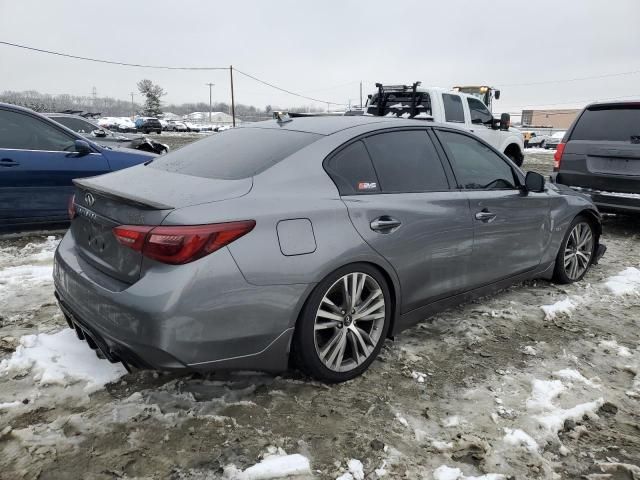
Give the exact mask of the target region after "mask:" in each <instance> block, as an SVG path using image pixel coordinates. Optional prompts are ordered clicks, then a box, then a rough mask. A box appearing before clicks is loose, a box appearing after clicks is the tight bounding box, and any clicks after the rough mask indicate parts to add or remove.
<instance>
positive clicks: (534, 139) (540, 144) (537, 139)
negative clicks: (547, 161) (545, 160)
mask: <svg viewBox="0 0 640 480" xmlns="http://www.w3.org/2000/svg"><path fill="white" fill-rule="evenodd" d="M550 138H551V136H550V135H547V134H538V133H532V134H531V138H529V147H528V148H544V147H545V143H546V142H547V140H549V139H550Z"/></svg>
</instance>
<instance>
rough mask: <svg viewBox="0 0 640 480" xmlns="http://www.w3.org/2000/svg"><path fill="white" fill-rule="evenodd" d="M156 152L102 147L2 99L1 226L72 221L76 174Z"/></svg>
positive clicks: (142, 159)
mask: <svg viewBox="0 0 640 480" xmlns="http://www.w3.org/2000/svg"><path fill="white" fill-rule="evenodd" d="M155 157H156V155H155V154H152V153H148V152H143V151H139V150H131V149H128V148H115V149H111V148H107V147H102V146H100V145H98V144H96V143H94V142H93V141H91V140H88V139H87V138H85V137H83V136H81V135H80V134H78V133H76V132H74V131H72V130H70V129H68V128H66V127H64V126H63V125H61V124H59V123H57V122H54V121H53V120H51V119H49V118H47V117H45V116H44V115H40V114H38V113H35V112H33V111H31V110H28V109H26V108H21V107H17V106H14V105H7V104H2V103H0V229H1V230H3V231H6V230H16V229H21V228H31V227H37V226H44V225H54V224H64V223H68V221H69V218H68V215H67V207H68V204H69V198H70V197H71V195H72V193H73V185H72V183H71V181H72V179H74V178H79V177H90V176H93V175H100V174H103V173H107V172H111V171H115V170H120V169H122V168H126V167H130V166H132V165H137V164H140V163H143V162H147V161H149V160H152V159H153V158H155Z"/></svg>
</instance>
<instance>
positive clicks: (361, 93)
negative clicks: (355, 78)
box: [360, 80, 362, 108]
mask: <svg viewBox="0 0 640 480" xmlns="http://www.w3.org/2000/svg"><path fill="white" fill-rule="evenodd" d="M360 108H362V80H360Z"/></svg>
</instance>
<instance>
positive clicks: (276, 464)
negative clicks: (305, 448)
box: [224, 448, 362, 480]
mask: <svg viewBox="0 0 640 480" xmlns="http://www.w3.org/2000/svg"><path fill="white" fill-rule="evenodd" d="M310 474H311V467H310V464H309V459H308V458H307V457H305V456H304V455H300V454H299V453H295V454H293V455H287V454H286V452H284V450H282V449H281V448H280V449H277V451H276V452H273V453H268V454H267V455H266V456H265V457H264V458H263V459H262V460H261V461H260V463H257V464H256V465H253V466H251V467H249V468H247V469H246V470H244V471H241V470H239V469H238V468H237V467H236V466H235V465H229V466H227V467H225V469H224V477H225V478H228V479H229V480H269V479H274V478H285V477H290V476H293V475H310ZM360 480H362V479H360Z"/></svg>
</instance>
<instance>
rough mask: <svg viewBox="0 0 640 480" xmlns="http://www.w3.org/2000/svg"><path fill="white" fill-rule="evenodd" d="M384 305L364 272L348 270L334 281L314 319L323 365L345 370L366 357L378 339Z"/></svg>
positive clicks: (381, 330)
mask: <svg viewBox="0 0 640 480" xmlns="http://www.w3.org/2000/svg"><path fill="white" fill-rule="evenodd" d="M385 307H386V306H385V299H384V293H383V291H382V288H381V287H380V285H379V284H378V282H377V281H376V280H375V279H374V278H373V277H371V276H370V275H368V274H366V273H362V272H352V273H348V274H346V275H344V276H342V277H340V278H339V279H338V280H337V281H336V282H334V283H333V285H331V287H329V289H328V290H327V292H326V293H325V294H324V296H323V297H322V301H321V302H320V306H319V307H318V310H317V312H316V318H315V323H314V342H315V348H316V353H317V354H318V358H319V359H320V361H321V362H322V363H323V364H324V366H325V367H327V368H328V369H330V370H333V371H335V372H346V371H349V370H353V369H354V368H356V367H358V366H359V365H361V364H362V363H363V362H364V361H366V360H367V359H368V358H369V357H370V356H371V354H372V353H373V351H374V350H375V348H376V346H377V345H378V343H379V342H380V337H381V335H382V332H383V328H384V322H385V315H386V313H385Z"/></svg>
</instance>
